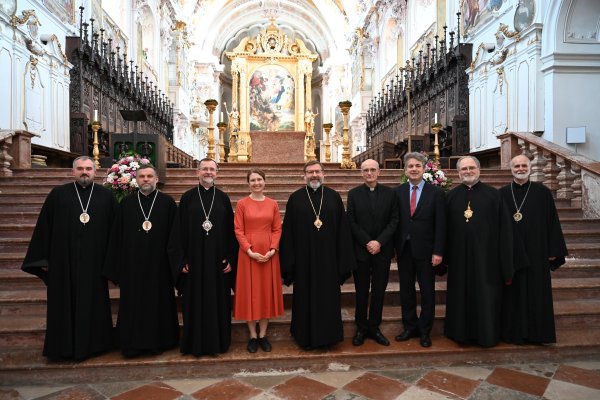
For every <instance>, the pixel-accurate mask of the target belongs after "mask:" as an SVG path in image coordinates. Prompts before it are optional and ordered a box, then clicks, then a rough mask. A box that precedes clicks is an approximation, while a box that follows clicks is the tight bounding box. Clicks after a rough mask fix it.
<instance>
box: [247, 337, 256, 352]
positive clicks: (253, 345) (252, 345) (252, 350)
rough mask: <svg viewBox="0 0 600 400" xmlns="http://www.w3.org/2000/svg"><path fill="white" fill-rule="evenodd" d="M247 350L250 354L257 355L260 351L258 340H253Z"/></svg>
mask: <svg viewBox="0 0 600 400" xmlns="http://www.w3.org/2000/svg"><path fill="white" fill-rule="evenodd" d="M246 348H247V349H248V352H249V353H256V350H258V339H257V338H251V339H250V341H249V342H248V346H247V347H246Z"/></svg>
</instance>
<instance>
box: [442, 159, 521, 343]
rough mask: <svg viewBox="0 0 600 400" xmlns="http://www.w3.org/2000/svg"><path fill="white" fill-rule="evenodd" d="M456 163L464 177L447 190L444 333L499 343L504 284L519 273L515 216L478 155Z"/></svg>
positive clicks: (464, 339)
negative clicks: (488, 180) (484, 178)
mask: <svg viewBox="0 0 600 400" xmlns="http://www.w3.org/2000/svg"><path fill="white" fill-rule="evenodd" d="M456 168H457V170H458V175H459V177H460V180H461V182H462V183H461V184H460V185H458V186H457V187H455V188H454V189H452V190H451V191H450V192H449V193H448V194H447V196H446V218H447V234H446V251H445V262H446V263H447V265H448V279H447V294H446V318H445V325H444V334H445V335H446V336H447V337H448V338H450V339H452V340H454V341H456V342H459V343H464V344H477V345H480V346H483V347H490V346H495V345H496V344H498V342H499V341H500V331H501V325H500V316H501V305H502V290H503V286H504V285H505V284H510V283H511V279H512V277H513V241H512V227H511V219H510V215H509V213H508V209H507V208H506V206H505V205H504V203H503V202H502V198H501V196H500V192H499V191H498V190H497V189H495V188H493V187H491V186H489V185H487V184H485V183H483V182H480V181H479V175H480V168H481V167H480V164H479V160H477V158H475V157H473V156H464V157H461V158H460V159H459V160H458V162H457V164H456Z"/></svg>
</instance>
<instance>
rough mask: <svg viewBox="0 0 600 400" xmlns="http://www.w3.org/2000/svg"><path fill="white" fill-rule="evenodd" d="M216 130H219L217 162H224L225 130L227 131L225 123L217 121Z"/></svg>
mask: <svg viewBox="0 0 600 400" xmlns="http://www.w3.org/2000/svg"><path fill="white" fill-rule="evenodd" d="M217 128H219V162H223V161H225V129H227V122H223V121H219V122H218V123H217ZM229 151H231V149H229Z"/></svg>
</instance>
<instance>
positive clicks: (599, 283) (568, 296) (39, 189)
mask: <svg viewBox="0 0 600 400" xmlns="http://www.w3.org/2000/svg"><path fill="white" fill-rule="evenodd" d="M259 167H260V168H262V169H263V170H264V171H265V172H266V175H267V190H266V194H267V195H268V196H270V197H272V198H274V199H276V200H277V201H278V203H279V206H280V209H281V211H282V214H283V213H285V202H286V200H287V198H288V196H289V194H290V193H291V192H292V191H294V190H296V189H297V188H299V187H300V186H301V185H303V180H302V166H301V165H300V164H268V165H267V164H264V165H259ZM248 168H249V165H243V164H224V165H221V170H220V172H219V177H218V179H217V185H218V186H219V187H220V188H221V189H223V190H224V191H225V192H227V193H228V194H229V195H230V197H231V199H232V202H233V203H234V207H235V203H236V202H237V201H238V200H239V199H240V198H242V197H244V196H246V195H247V194H248V187H247V184H246V171H247V170H248ZM70 174H71V173H70V170H68V169H51V168H48V169H35V170H15V171H14V176H13V177H11V178H6V177H4V178H0V384H18V383H28V384H33V383H41V384H43V383H48V382H85V381H91V380H99V379H101V380H106V381H119V380H135V379H149V378H167V377H178V378H182V377H193V376H214V375H220V374H233V373H239V372H242V371H265V370H270V369H277V370H297V369H300V368H303V369H305V370H311V371H316V370H324V369H327V368H330V369H331V368H333V369H335V368H341V369H345V368H351V367H352V366H354V365H356V366H360V367H377V366H381V367H384V366H386V365H395V366H399V365H400V366H405V367H410V366H424V365H450V364H461V363H479V362H485V363H500V362H513V361H514V362H525V361H527V362H534V361H553V360H564V359H565V358H573V359H585V358H587V357H590V356H593V355H598V354H600V220H584V219H582V217H581V214H582V213H581V210H580V209H574V208H571V207H570V205H568V204H567V203H566V202H563V201H557V207H558V209H559V214H560V218H561V222H562V226H563V231H564V233H565V237H566V240H567V246H568V249H569V257H568V261H567V264H566V265H564V266H563V267H562V268H560V269H559V270H558V271H555V272H554V273H553V288H554V305H555V314H556V325H557V336H558V343H557V344H556V345H552V346H513V345H507V344H501V345H499V346H497V347H495V348H492V349H481V348H478V347H472V346H466V347H465V346H458V345H456V344H455V343H453V342H451V341H449V340H447V339H445V338H444V337H443V336H442V335H441V332H442V329H443V316H444V313H445V297H446V281H445V278H444V277H442V278H439V277H438V281H437V282H436V297H437V299H436V300H437V307H436V322H435V324H434V330H433V332H432V339H433V346H432V347H431V348H429V349H423V348H421V347H420V346H419V344H418V341H416V340H415V341H409V342H403V343H397V342H393V341H392V345H391V346H389V347H382V346H379V345H377V344H375V343H374V342H373V341H370V340H368V341H367V342H366V343H365V345H363V346H361V347H358V348H357V347H353V346H352V344H351V343H350V338H351V337H352V335H353V334H354V329H355V328H354V324H353V315H354V285H353V283H352V281H351V280H350V281H349V282H347V283H345V284H344V285H343V287H342V317H343V321H344V335H345V337H346V340H345V341H344V342H343V343H341V344H339V345H337V346H335V347H333V348H332V349H330V350H328V351H311V352H307V351H303V350H301V349H300V348H299V347H297V346H296V345H295V344H294V342H293V341H292V340H291V338H290V336H289V322H290V317H291V315H290V305H291V293H292V289H291V288H287V287H284V301H285V305H286V313H285V315H284V316H283V317H281V318H277V319H275V320H273V321H271V324H270V326H269V336H270V338H271V339H272V343H273V347H274V351H273V352H272V353H269V354H265V353H261V352H259V353H257V354H253V355H251V354H248V353H247V352H246V350H245V345H246V341H247V330H246V326H245V323H244V322H240V321H234V323H233V333H232V335H233V338H232V339H233V343H232V346H231V349H230V351H229V352H228V353H226V354H223V355H219V356H217V357H201V358H195V357H191V356H181V355H180V354H179V352H178V350H172V351H169V352H166V353H164V354H162V355H160V356H156V357H147V358H139V359H133V360H128V359H127V360H126V359H124V358H122V357H121V355H120V353H118V352H116V351H115V352H111V353H109V354H106V355H103V356H100V357H96V358H93V359H90V360H87V361H85V362H82V363H78V364H75V363H47V361H46V360H45V359H44V358H43V357H42V356H41V351H42V350H41V349H42V344H43V339H44V329H45V313H46V291H45V287H44V286H43V284H42V283H41V281H39V280H38V279H37V278H36V277H34V276H31V275H28V274H25V273H23V272H21V271H20V269H19V268H20V265H21V263H22V260H23V257H24V255H25V252H26V250H27V246H28V242H29V238H30V237H31V234H32V230H33V227H34V226H35V223H36V220H37V213H38V212H39V209H40V208H41V205H42V203H43V201H44V199H45V197H46V195H47V193H48V192H49V191H50V189H51V188H52V187H54V186H56V185H57V184H60V183H64V182H68V181H69V180H70V179H71V178H70ZM98 176H99V177H102V176H104V171H99V172H98ZM450 177H451V178H452V179H454V181H455V182H457V181H458V177H457V176H456V174H455V173H454V172H453V171H450ZM399 179H400V171H398V170H383V171H382V174H381V176H380V182H381V183H383V184H387V185H390V186H395V185H397V184H398V181H399ZM481 179H482V181H484V182H486V183H489V184H492V185H494V186H496V187H500V186H502V185H504V184H506V183H508V182H509V181H510V179H511V176H510V172H509V171H503V170H483V171H482V174H481ZM97 182H98V183H100V182H101V178H98V180H97ZM361 182H362V179H361V177H360V173H359V172H358V171H348V170H340V169H338V168H337V165H333V164H332V165H326V168H325V184H326V185H328V186H329V187H332V188H333V189H336V190H338V191H339V192H340V193H341V195H342V198H343V199H344V200H345V199H346V195H347V192H348V190H349V189H350V188H352V187H354V186H356V185H359V184H360V183H361ZM196 184H197V178H196V175H195V171H194V170H189V169H170V170H168V171H167V182H166V184H165V185H164V187H163V191H164V192H166V193H168V194H170V195H171V196H173V197H174V198H175V199H176V200H179V198H180V197H181V194H182V193H183V192H184V191H186V190H187V189H189V188H191V187H192V186H194V185H196ZM396 269H397V267H396V265H395V264H393V265H392V272H391V275H390V283H389V285H388V289H387V294H386V300H385V303H386V304H385V307H384V320H383V323H382V327H381V328H382V331H383V333H384V334H385V335H387V336H388V338H390V339H392V338H393V336H394V335H396V334H397V333H398V332H399V331H400V330H401V319H400V306H399V293H398V291H399V285H398V275H397V271H396ZM110 296H111V301H112V305H113V315H114V316H115V319H116V312H117V309H118V299H119V289H118V288H116V287H111V289H110Z"/></svg>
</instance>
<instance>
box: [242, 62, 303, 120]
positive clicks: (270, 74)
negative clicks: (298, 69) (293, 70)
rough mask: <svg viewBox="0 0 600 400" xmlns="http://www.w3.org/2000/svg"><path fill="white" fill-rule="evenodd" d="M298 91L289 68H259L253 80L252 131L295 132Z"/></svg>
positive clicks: (249, 91)
mask: <svg viewBox="0 0 600 400" xmlns="http://www.w3.org/2000/svg"><path fill="white" fill-rule="evenodd" d="M294 93H295V88H294V79H293V78H292V76H291V75H290V74H289V72H288V71H287V70H286V69H285V68H283V67H281V66H278V65H265V66H262V67H260V68H258V69H257V70H256V71H255V72H254V73H253V74H252V76H251V77H250V82H249V90H248V96H249V105H250V130H251V131H293V130H294V129H295V122H294V115H295V114H294V113H295V102H294Z"/></svg>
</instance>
